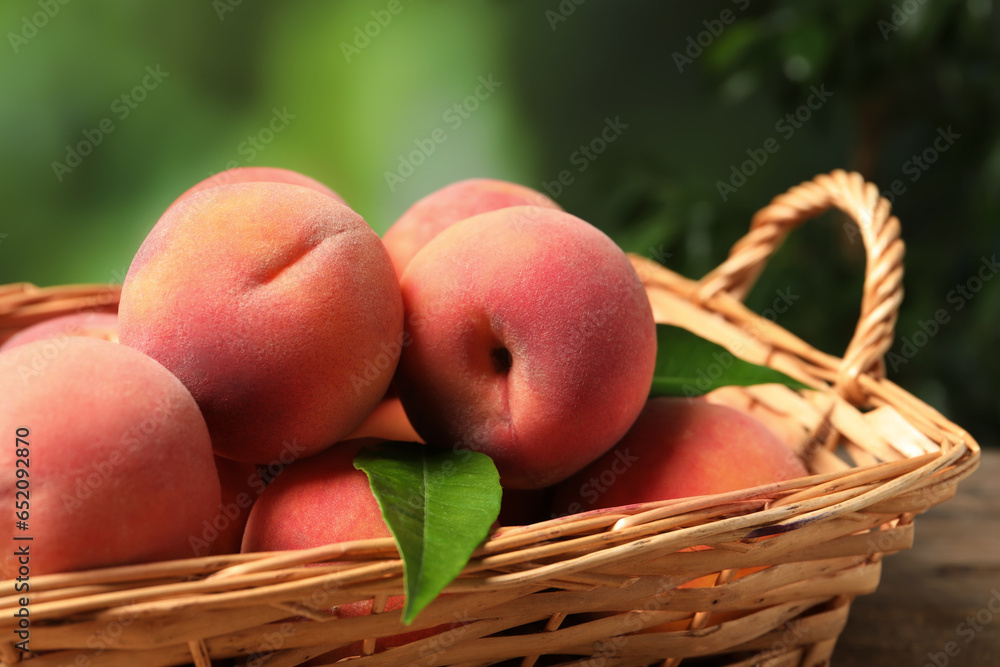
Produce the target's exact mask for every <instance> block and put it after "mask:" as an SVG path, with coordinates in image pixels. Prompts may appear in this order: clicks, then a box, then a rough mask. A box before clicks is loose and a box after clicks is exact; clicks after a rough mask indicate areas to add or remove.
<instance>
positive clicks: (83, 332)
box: [0, 312, 118, 352]
mask: <svg viewBox="0 0 1000 667" xmlns="http://www.w3.org/2000/svg"><path fill="white" fill-rule="evenodd" d="M69 336H83V337H86V338H99V339H102V340H108V341H111V342H112V343H117V342H118V315H116V314H115V313H95V312H89V313H73V314H71V315H63V316H61V317H53V318H52V319H50V320H45V321H44V322H39V323H38V324H34V325H32V326H30V327H27V328H25V329H22V330H21V331H18V332H17V333H16V334H14V335H13V336H11V337H10V338H8V339H7V341H6V342H5V343H4V344H3V345H0V352H3V351H4V350H9V349H10V348H12V347H17V346H18V345H24V344H25V343H31V342H34V341H36V340H49V339H53V338H65V337H69Z"/></svg>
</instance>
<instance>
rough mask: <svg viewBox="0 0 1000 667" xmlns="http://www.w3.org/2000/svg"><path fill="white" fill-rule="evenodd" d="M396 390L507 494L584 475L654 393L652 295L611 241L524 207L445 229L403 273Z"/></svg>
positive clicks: (421, 422) (441, 441)
mask: <svg viewBox="0 0 1000 667" xmlns="http://www.w3.org/2000/svg"><path fill="white" fill-rule="evenodd" d="M400 287H401V288H402V291H403V301H404V305H405V309H406V331H405V337H406V340H407V343H408V345H407V346H406V347H404V350H403V354H402V357H401V359H400V364H399V368H398V370H397V373H396V378H395V380H394V384H395V387H396V390H397V392H398V395H399V397H400V400H401V401H402V404H403V407H404V409H405V410H406V414H407V416H408V417H409V419H410V422H411V423H412V424H413V427H414V428H415V429H416V431H417V433H419V434H420V436H421V437H422V438H423V439H424V441H426V442H427V443H429V444H432V445H438V446H444V447H464V448H469V449H474V450H478V451H481V452H484V453H486V454H488V455H489V456H491V457H492V458H493V460H494V462H495V463H496V465H497V469H498V470H499V472H500V481H501V484H503V486H504V488H512V489H528V488H541V487H544V486H548V485H550V484H553V483H555V482H557V481H559V480H561V479H563V478H565V477H567V476H569V475H571V474H573V473H574V472H576V471H577V470H579V469H580V468H582V467H583V466H585V465H587V464H588V463H590V462H591V461H593V460H594V459H595V458H597V457H598V456H600V455H601V454H603V453H604V452H605V451H607V450H608V449H609V448H610V447H611V446H612V445H614V443H615V442H617V441H618V440H619V439H620V438H621V437H622V436H623V435H624V434H625V432H626V431H627V430H628V428H629V426H631V424H632V422H633V420H634V419H635V418H636V416H637V415H638V414H639V411H640V410H641V409H642V406H643V404H644V403H645V401H646V397H647V395H648V393H649V388H650V384H651V382H652V376H653V366H654V363H655V360H656V328H655V324H654V322H653V315H652V312H651V310H650V306H649V301H648V300H647V298H646V292H645V291H644V290H643V287H642V284H641V283H640V282H639V278H638V276H637V275H636V273H635V270H634V269H633V268H632V265H631V264H630V263H629V261H628V259H627V258H626V256H625V253H624V252H622V250H621V249H620V248H619V247H618V246H617V245H615V243H614V242H613V241H612V240H611V239H610V238H608V237H607V236H606V235H605V234H604V233H603V232H601V231H600V230H598V229H597V228H596V227H594V226H592V225H590V224H588V223H587V222H584V221H583V220H581V219H580V218H577V217H575V216H572V215H570V214H568V213H565V212H563V211H557V210H553V209H545V208H538V207H529V206H516V207H511V208H505V209H501V210H496V211H491V212H489V213H483V214H481V215H478V216H473V217H471V218H468V219H466V220H463V221H462V222H459V223H456V224H455V225H453V226H451V227H449V228H448V229H446V230H444V231H442V232H441V233H440V234H439V235H438V236H437V237H435V238H434V239H433V240H431V242H430V243H428V244H427V245H426V246H425V247H424V249H423V250H421V251H420V252H419V253H418V254H417V255H416V256H414V258H413V261H412V262H411V263H410V265H409V266H408V267H407V269H406V272H405V273H404V274H403V279H402V282H401V285H400Z"/></svg>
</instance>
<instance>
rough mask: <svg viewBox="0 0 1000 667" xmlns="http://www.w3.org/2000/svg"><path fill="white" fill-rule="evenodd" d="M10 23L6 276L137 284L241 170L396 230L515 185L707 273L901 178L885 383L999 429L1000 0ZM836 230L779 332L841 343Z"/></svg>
mask: <svg viewBox="0 0 1000 667" xmlns="http://www.w3.org/2000/svg"><path fill="white" fill-rule="evenodd" d="M577 2H579V0H577ZM0 26H2V27H3V34H4V37H5V39H4V41H5V44H4V45H3V47H0V53H2V54H3V55H2V56H0V128H2V132H0V172H2V174H3V178H2V179H0V197H2V201H3V203H4V211H3V214H2V215H0V283H6V282H15V281H30V282H34V283H37V284H41V285H50V284H58V283H77V282H108V281H120V280H121V279H122V277H123V276H124V272H125V270H126V269H127V267H128V263H129V261H130V259H131V256H132V254H133V253H134V252H135V249H136V248H137V247H138V245H139V243H140V242H141V241H142V239H143V237H144V236H145V234H146V232H147V231H148V230H149V228H150V227H151V226H152V225H153V224H154V223H155V221H156V219H157V218H158V216H159V215H160V213H161V212H162V211H163V210H164V209H165V208H166V207H167V205H168V204H169V203H170V202H171V201H172V200H173V199H174V198H175V197H176V196H177V195H178V194H179V193H180V192H182V191H183V190H185V189H186V188H187V187H189V186H191V185H193V184H194V183H195V182H197V181H200V180H202V179H204V178H206V177H208V176H210V175H212V174H214V173H217V172H219V171H222V170H224V169H226V168H228V167H230V166H236V165H274V166H282V167H287V168H291V169H296V170H298V171H302V172H304V173H306V174H308V175H311V176H313V177H315V178H318V179H319V180H322V181H324V182H326V183H327V184H329V185H330V186H331V187H333V188H334V189H335V190H337V191H338V192H340V193H341V194H342V195H343V196H344V197H345V198H346V199H347V200H348V201H349V202H350V203H351V204H352V205H353V206H354V208H355V209H356V210H358V211H359V212H360V213H361V214H362V215H364V216H365V218H366V219H367V220H368V221H369V223H370V224H371V225H372V227H373V228H374V229H375V230H376V231H379V232H382V231H384V230H385V229H386V228H387V227H388V226H389V225H390V224H391V223H392V221H393V220H394V219H395V218H396V217H397V216H398V215H399V214H400V213H401V212H402V211H403V210H405V209H406V207H407V206H409V205H410V204H411V203H412V202H413V201H415V200H416V199H418V198H419V197H421V196H423V195H424V194H426V193H428V192H430V191H432V190H434V189H436V188H438V187H440V186H442V185H444V184H446V183H448V182H451V181H454V180H458V179H460V178H465V177H470V176H492V177H497V178H505V179H509V180H514V181H518V182H521V183H525V184H527V185H531V186H534V187H536V188H538V189H541V190H543V191H548V192H549V193H550V194H552V195H554V196H555V198H556V199H557V200H558V201H559V202H560V204H562V205H563V206H564V207H565V208H566V209H567V210H569V211H570V212H572V213H575V214H577V215H579V216H581V217H583V218H585V219H587V220H589V221H591V222H593V223H594V224H596V225H598V226H599V227H601V228H603V229H605V230H606V231H607V232H608V233H609V234H610V235H611V236H612V237H613V238H615V239H616V240H617V241H618V242H619V243H620V244H621V245H622V246H623V247H624V248H625V249H627V250H630V251H635V252H639V253H644V254H646V255H649V256H651V257H654V258H656V259H659V260H660V261H663V262H664V263H665V264H666V265H667V266H669V267H670V268H672V269H674V270H675V271H678V272H680V273H682V274H684V275H687V276H690V277H699V276H701V275H703V274H704V273H706V272H707V271H708V270H710V269H711V268H713V267H714V266H716V265H717V264H718V263H719V262H720V261H721V260H722V259H723V258H725V256H726V254H727V252H728V250H729V248H730V246H731V245H732V244H733V242H735V241H736V240H737V239H738V238H739V237H740V236H741V235H742V234H743V233H745V231H746V229H747V226H748V223H749V220H750V218H751V216H752V215H753V213H754V211H756V210H757V209H759V208H760V207H761V206H763V205H765V204H766V203H767V202H768V201H769V200H770V199H771V198H772V197H773V196H774V195H776V194H778V193H780V192H783V191H784V190H786V189H787V188H788V187H790V186H792V185H794V184H796V183H798V182H801V181H803V180H807V179H809V178H811V177H812V176H813V175H815V174H816V173H819V172H826V171H830V170H832V169H835V168H840V167H843V168H848V169H855V170H859V171H861V172H862V173H863V174H864V175H865V176H866V177H867V178H868V179H870V180H872V181H874V182H875V183H877V184H878V185H879V186H880V188H882V189H884V190H885V191H886V192H890V189H891V187H892V184H893V183H894V182H897V181H898V185H897V191H898V192H899V193H900V194H895V195H893V199H894V212H895V213H896V214H897V215H898V216H899V218H900V220H901V222H902V227H903V238H904V240H905V241H906V243H907V257H906V262H905V266H906V269H907V274H906V278H905V289H906V300H905V302H904V304H903V306H902V309H901V312H900V319H899V323H898V327H897V343H896V346H895V347H894V348H893V353H894V354H896V356H895V357H892V359H893V360H894V363H890V364H889V373H890V376H891V377H892V378H893V379H894V380H895V381H897V382H898V383H899V384H901V385H902V386H903V387H905V388H907V389H909V390H910V391H912V392H913V393H915V394H917V395H918V396H920V397H922V398H924V399H925V400H927V401H929V402H930V403H932V404H933V405H935V406H937V407H938V408H939V409H941V410H942V411H943V412H944V413H945V414H947V415H948V416H949V417H951V418H952V419H954V420H955V421H957V422H958V423H959V424H961V425H963V426H964V427H966V428H967V429H968V430H969V431H970V432H971V433H972V434H973V435H974V436H975V437H977V438H978V439H980V441H981V442H983V443H984V444H987V443H996V442H997V437H998V429H997V426H998V423H997V419H996V414H997V409H998V407H1000V394H998V391H997V382H996V378H997V377H998V373H1000V355H996V354H993V353H991V352H990V350H995V349H996V346H997V343H998V332H1000V280H997V281H992V280H986V281H983V282H981V283H976V282H975V280H974V279H975V278H976V277H977V272H979V271H981V270H982V271H984V275H985V274H989V276H990V278H992V275H993V274H992V273H990V272H989V271H988V270H986V269H985V268H983V267H985V266H988V265H989V263H988V262H986V263H985V264H984V260H990V259H991V258H992V257H993V256H994V254H995V253H996V252H997V250H998V246H1000V224H998V223H1000V187H998V184H1000V128H998V119H1000V53H998V51H1000V8H998V7H997V6H996V5H995V3H994V2H993V1H992V0H965V1H961V2H959V1H956V0H936V1H935V2H921V1H920V0H904V1H901V2H895V3H872V2H866V1H862V0H840V1H834V0H807V1H799V2H793V1H791V0H782V1H778V2H771V3H756V2H751V1H750V0H733V1H731V2H718V1H716V2H709V3H662V2H629V3H610V2H603V3H602V2H597V1H596V0H591V1H590V2H584V3H581V4H577V3H576V2H574V1H573V0H543V1H542V2H529V1H528V0H520V1H517V2H513V1H509V2H499V1H495V2H482V1H476V2H432V1H422V0H398V2H397V1H396V0H375V1H372V2H336V3H332V2H331V3H321V2H288V3H263V2H252V1H251V0H215V1H214V2H191V1H181V2H172V3H119V2H110V1H107V0H101V1H97V0H93V1H91V2H86V3H84V2H67V3H66V4H61V3H60V2H59V1H58V0H36V1H35V2H8V3H4V4H3V5H2V6H0ZM151 72H153V73H157V72H159V74H157V75H156V76H152V75H151V74H150V73H151ZM483 81H487V82H490V85H489V86H485V87H484V84H483ZM477 91H479V93H480V96H479V97H476V93H477ZM817 91H821V92H822V94H821V95H820V96H819V97H816V96H815V94H816V92H817ZM811 95H813V97H812V98H810V96H811ZM470 96H471V97H470ZM810 100H811V101H812V104H813V107H814V108H809V107H808V106H805V107H803V105H808V104H809V103H810ZM455 105H458V108H457V109H456V107H455ZM802 109H805V112H803V111H802ZM796 113H798V114H799V117H798V118H796V117H795V114H796ZM786 114H791V120H789V119H788V118H786ZM803 117H805V120H802V118H803ZM275 119H280V120H279V121H277V122H276V121H275ZM609 127H610V128H614V129H613V130H607V129H606V128H609ZM438 128H440V130H441V131H442V132H443V136H444V137H445V139H444V141H443V142H434V141H433V139H430V138H431V137H432V136H433V133H434V131H435V130H436V129H438ZM949 128H950V130H949ZM602 132H605V139H608V140H607V141H605V142H603V143H602V142H597V141H596V140H597V139H598V138H599V137H601V136H602ZM939 133H943V134H945V135H948V134H949V133H950V136H952V137H953V138H952V140H951V143H950V144H948V145H947V147H946V149H945V150H939V149H936V148H935V144H934V142H935V139H936V138H937V137H938V136H939ZM437 136H438V137H439V138H440V136H442V134H441V133H439V134H438V135H437ZM768 140H772V143H767V142H768ZM428 141H430V142H431V143H430V144H429V143H428ZM942 145H943V144H942V142H939V143H938V147H940V146H942ZM775 146H777V148H776V149H775V148H774V147H775ZM422 147H423V148H422ZM428 147H432V148H433V150H432V151H431V150H429V148H428ZM765 147H766V148H767V150H765ZM597 148H600V149H601V150H600V152H599V153H598V152H597V150H596V149H597ZM588 149H589V150H588ZM772 149H773V150H772ZM414 151H418V153H419V155H417V156H414V155H413V153H414ZM748 151H749V153H748ZM84 152H86V153H87V154H86V155H83V153H84ZM74 154H76V156H77V157H76V158H74ZM754 155H757V156H758V158H759V157H760V156H761V155H765V156H766V162H764V163H763V164H758V165H756V167H755V168H754V169H753V170H752V171H753V173H752V174H750V175H747V176H746V177H745V182H744V183H741V184H739V185H738V187H737V186H736V185H734V183H739V179H738V177H734V175H733V173H734V171H739V170H740V169H742V168H743V167H742V166H741V165H743V163H745V162H746V161H747V160H749V159H752V157H753V156H754ZM915 157H916V158H917V161H915V160H914V158H915ZM931 157H933V158H934V161H933V163H929V162H925V161H924V159H925V158H926V159H928V160H929V159H930V158H931ZM417 161H419V163H420V164H419V165H414V163H415V162H417ZM60 164H62V165H63V166H62V167H60V166H59V165H60ZM406 164H409V165H410V166H411V167H413V168H412V173H410V170H409V169H408V168H407V167H406ZM744 171H745V172H749V171H750V169H749V168H746V169H744ZM389 173H396V175H397V176H398V177H399V178H395V179H394V178H392V177H387V174H389ZM561 176H562V179H563V182H560V177H561ZM720 183H726V184H728V185H729V186H730V188H729V189H727V188H726V187H725V186H721V185H720ZM843 223H844V220H843V219H842V218H840V217H837V216H835V215H825V216H823V217H821V218H820V219H819V220H818V221H816V222H815V223H812V224H809V225H806V226H804V227H803V228H802V229H800V230H797V231H795V232H794V233H793V234H792V235H791V236H790V237H789V239H788V241H787V242H786V243H785V245H784V246H783V247H782V248H781V250H779V251H778V253H777V254H776V255H775V257H774V258H773V259H772V260H771V262H770V263H769V266H768V269H767V271H766V272H765V273H764V275H763V276H762V278H761V280H760V281H759V283H758V285H757V286H756V287H755V289H754V290H753V292H752V293H751V294H750V296H749V298H748V303H749V304H750V305H751V306H752V307H753V308H755V309H756V310H758V311H763V310H765V309H767V308H768V307H769V306H770V305H771V304H772V303H773V301H774V299H775V298H777V297H778V295H781V294H785V295H788V294H791V295H794V296H795V297H796V298H795V299H794V301H792V302H791V303H790V305H789V307H788V309H787V311H786V312H784V313H782V314H780V316H778V319H777V321H778V323H779V324H780V325H782V326H784V327H786V328H787V329H789V330H791V331H793V332H795V333H797V334H798V335H800V336H801V337H803V338H804V339H805V340H806V341H808V342H810V343H812V344H813V345H815V346H816V347H818V348H820V349H823V350H825V351H828V352H831V353H835V354H836V353H840V352H842V351H843V349H844V347H845V345H846V343H847V341H848V340H849V338H850V336H851V334H852V332H853V327H854V324H855V322H856V320H857V316H858V308H859V303H860V292H861V281H862V277H863V274H864V253H863V249H862V248H861V244H860V243H858V242H857V239H856V238H854V237H853V236H852V235H850V234H848V233H845V229H844V224H843ZM970 281H971V282H970ZM977 284H978V285H979V289H978V290H976V291H972V290H971V288H972V287H975V286H976V285H977ZM961 288H964V289H966V290H967V292H968V294H967V296H965V295H962V296H959V294H960V292H961ZM956 290H959V291H956ZM942 309H943V310H944V311H945V314H946V315H947V321H946V322H945V323H943V324H941V325H940V327H939V329H938V330H937V331H936V333H934V334H933V335H931V336H925V337H923V338H922V337H921V336H920V332H921V331H925V330H926V329H927V323H928V321H929V320H931V319H933V318H934V317H935V313H939V311H941V310H942ZM922 324H923V327H922ZM921 341H923V343H924V344H923V345H920V344H919V343H920V342H921ZM907 342H908V343H909V345H910V347H909V348H908V347H906V345H907ZM911 351H913V352H914V353H913V354H907V353H908V352H911Z"/></svg>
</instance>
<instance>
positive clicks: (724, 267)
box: [694, 169, 904, 404]
mask: <svg viewBox="0 0 1000 667" xmlns="http://www.w3.org/2000/svg"><path fill="white" fill-rule="evenodd" d="M831 207H836V208H838V209H840V210H841V211H843V212H844V213H846V214H847V215H849V216H850V217H851V218H853V219H854V221H855V222H856V223H857V225H858V229H859V230H860V236H861V240H862V242H863V243H864V246H865V256H866V265H865V282H864V291H863V294H862V297H861V314H860V317H859V319H858V324H857V327H856V328H855V330H854V336H853V337H852V339H851V342H850V343H849V344H848V346H847V351H846V352H845V353H844V358H843V364H842V365H841V367H840V369H839V372H838V378H837V382H836V384H835V388H836V389H837V390H838V391H839V392H840V393H841V395H843V396H844V397H845V398H846V399H848V400H850V401H851V402H853V403H855V404H862V403H863V402H865V399H866V396H865V392H864V391H862V389H861V387H860V386H859V384H858V380H857V378H858V377H859V376H860V375H861V374H863V373H864V374H871V375H874V376H876V377H882V376H884V374H885V364H884V363H883V357H884V356H885V354H886V353H887V352H888V351H889V348H890V347H891V346H892V337H893V329H894V327H895V325H896V318H897V315H898V313H899V304H900V303H901V302H902V300H903V251H904V249H903V242H902V240H900V238H899V220H898V219H897V218H896V217H895V216H890V215H889V202H888V201H887V200H886V199H885V198H883V197H881V196H880V195H879V191H878V188H876V187H875V185H874V184H872V183H866V182H865V180H864V178H862V176H861V175H860V174H858V173H854V172H852V173H847V172H845V171H842V170H839V169H838V170H836V171H833V172H831V173H829V174H820V175H818V176H816V177H815V178H814V179H813V180H811V181H806V182H805V183H802V184H800V185H797V186H795V187H793V188H791V189H790V190H788V192H785V193H784V194H781V195H778V196H777V197H775V198H774V199H773V200H772V201H771V203H770V204H768V205H767V206H765V207H764V208H762V209H761V210H759V211H758V212H757V214H756V215H754V217H753V220H752V221H751V223H750V232H749V233H747V235H746V236H744V237H743V238H741V239H740V240H739V241H737V242H736V244H734V245H733V247H732V250H730V253H729V257H728V258H727V259H726V260H725V261H724V262H723V263H722V264H720V265H719V266H718V267H716V268H715V269H714V270H712V271H711V272H710V273H708V274H707V275H706V276H705V277H704V278H702V279H701V280H700V281H699V282H698V286H697V289H696V291H695V295H694V296H695V299H696V300H698V301H699V302H702V303H703V302H705V301H707V300H708V299H710V298H711V297H712V296H713V295H715V294H717V293H719V292H727V293H729V294H731V295H732V296H734V297H735V298H737V299H739V300H741V301H742V300H743V298H744V297H745V296H746V293H747V292H748V291H749V290H750V287H751V286H752V285H753V283H754V282H755V281H756V279H757V277H758V276H759V275H760V273H761V271H762V270H763V269H764V265H765V264H766V263H767V260H768V259H769V258H770V257H771V255H772V254H773V253H774V252H775V250H777V249H778V247H779V246H780V245H781V242H782V241H783V240H784V238H785V236H786V235H787V234H788V232H790V231H791V230H792V229H794V228H795V227H797V226H799V225H800V224H802V223H803V222H805V221H806V220H809V219H810V218H814V217H816V216H817V215H819V214H820V213H823V212H824V211H825V210H827V209H829V208H831ZM848 231H849V233H853V232H854V230H853V229H850V230H848Z"/></svg>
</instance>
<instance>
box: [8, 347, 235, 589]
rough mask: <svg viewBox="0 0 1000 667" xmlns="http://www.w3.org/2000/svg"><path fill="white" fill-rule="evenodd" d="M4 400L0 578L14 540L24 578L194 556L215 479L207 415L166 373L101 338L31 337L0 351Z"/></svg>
mask: <svg viewBox="0 0 1000 667" xmlns="http://www.w3.org/2000/svg"><path fill="white" fill-rule="evenodd" d="M0 397H2V398H0V429H2V431H3V433H6V434H8V436H9V437H10V446H9V447H4V448H3V449H2V451H0V464H2V465H3V469H4V470H6V471H8V473H9V474H7V475H4V476H3V479H2V480H0V498H3V500H4V503H5V506H7V507H10V508H11V510H10V513H9V514H8V516H7V517H6V518H5V519H4V522H3V525H4V526H5V530H4V532H3V537H4V538H5V539H6V541H7V544H8V545H10V548H9V549H8V550H7V551H6V553H5V555H4V556H3V557H2V567H0V576H2V577H5V578H6V577H13V576H16V575H17V573H18V568H19V567H20V565H22V564H24V561H21V562H19V557H18V556H17V555H16V552H17V547H25V548H28V549H30V556H29V557H28V566H27V567H28V569H29V570H30V573H31V574H32V575H36V574H45V573H50V572H67V571H72V570H81V569H88V568H96V567H104V566H110V565H124V564H131V563H144V562H148V561H156V560H166V559H172V558H182V557H185V556H190V555H191V553H190V547H189V538H190V536H191V535H192V534H194V533H195V532H196V531H198V530H200V528H201V524H202V522H203V521H205V520H211V518H212V517H213V516H214V515H215V513H216V512H217V511H218V509H219V501H220V489H219V478H218V474H217V472H216V470H215V462H214V461H213V458H212V444H211V441H210V440H209V435H208V428H207V427H206V425H205V420H204V419H203V418H202V416H201V413H200V412H199V411H198V406H197V404H196V403H195V401H194V398H193V397H192V396H191V394H190V393H189V392H188V390H187V389H186V388H185V387H184V385H183V384H181V382H180V381H179V380H178V379H177V378H175V377H174V376H173V375H171V374H170V372H169V371H167V369H165V368H164V367H163V366H161V365H160V364H158V363H157V362H155V361H153V360H152V359H150V358H149V357H147V356H146V355H144V354H142V353H140V352H138V351H136V350H133V349H130V348H128V347H125V346H123V345H118V344H115V343H110V342H108V341H104V340H94V339H90V338H80V337H71V338H66V339H64V340H61V341H59V344H58V345H56V344H55V343H54V342H53V341H51V340H43V341H36V342H34V343H28V344H26V345H22V346H19V347H15V348H13V349H10V350H6V351H4V352H3V353H2V354H0ZM15 436H16V437H17V442H15ZM22 470H23V471H24V474H23V475H22V474H21V471H22ZM15 473H16V474H15ZM15 502H17V503H18V505H16V506H15ZM15 507H17V508H19V511H23V512H24V515H23V517H17V518H18V519H19V520H23V521H24V524H23V525H22V526H21V527H20V529H16V528H15V511H14V510H15ZM21 536H30V537H31V538H32V540H31V541H30V542H28V541H25V542H23V543H22V542H20V541H18V540H17V539H16V538H17V537H21Z"/></svg>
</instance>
